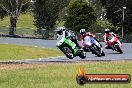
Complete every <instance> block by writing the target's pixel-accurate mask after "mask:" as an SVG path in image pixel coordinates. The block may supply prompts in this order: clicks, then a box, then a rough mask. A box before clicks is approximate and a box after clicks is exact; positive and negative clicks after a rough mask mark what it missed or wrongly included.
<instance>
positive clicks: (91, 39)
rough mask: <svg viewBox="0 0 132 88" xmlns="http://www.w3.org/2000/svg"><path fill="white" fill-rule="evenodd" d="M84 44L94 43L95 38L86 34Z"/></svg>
mask: <svg viewBox="0 0 132 88" xmlns="http://www.w3.org/2000/svg"><path fill="white" fill-rule="evenodd" d="M84 41H85V42H84V45H89V46H90V45H92V44H93V43H94V38H93V37H90V36H86V37H85V38H84Z"/></svg>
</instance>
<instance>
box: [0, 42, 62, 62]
mask: <svg viewBox="0 0 132 88" xmlns="http://www.w3.org/2000/svg"><path fill="white" fill-rule="evenodd" d="M62 55H63V54H62V53H61V51H60V50H58V49H51V48H38V47H31V46H20V45H10V44H0V61H2V60H21V59H37V58H46V57H54V56H62Z"/></svg>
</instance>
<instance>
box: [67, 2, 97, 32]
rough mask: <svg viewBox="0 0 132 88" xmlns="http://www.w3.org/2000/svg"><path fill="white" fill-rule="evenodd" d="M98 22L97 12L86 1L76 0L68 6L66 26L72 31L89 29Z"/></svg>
mask: <svg viewBox="0 0 132 88" xmlns="http://www.w3.org/2000/svg"><path fill="white" fill-rule="evenodd" d="M95 22H96V16H95V11H94V8H93V7H92V6H90V5H89V3H88V2H87V1H85V0H76V1H75V2H74V3H71V4H70V5H69V6H68V12H67V16H66V22H65V26H66V27H67V28H69V29H71V30H74V31H79V30H80V29H81V28H85V29H89V27H90V26H91V25H92V24H94V23H95Z"/></svg>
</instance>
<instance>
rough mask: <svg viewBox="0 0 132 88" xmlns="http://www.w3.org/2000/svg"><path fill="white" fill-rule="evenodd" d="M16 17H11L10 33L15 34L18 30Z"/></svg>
mask: <svg viewBox="0 0 132 88" xmlns="http://www.w3.org/2000/svg"><path fill="white" fill-rule="evenodd" d="M16 22H17V20H16V17H12V16H11V17H10V25H9V35H14V34H15V31H16Z"/></svg>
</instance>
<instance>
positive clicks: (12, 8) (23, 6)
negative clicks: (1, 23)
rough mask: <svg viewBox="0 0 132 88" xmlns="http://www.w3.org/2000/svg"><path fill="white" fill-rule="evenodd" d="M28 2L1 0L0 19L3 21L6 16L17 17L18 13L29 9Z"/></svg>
mask: <svg viewBox="0 0 132 88" xmlns="http://www.w3.org/2000/svg"><path fill="white" fill-rule="evenodd" d="M29 2H30V0H1V1H0V12H1V14H0V16H1V19H3V18H4V17H5V16H6V15H9V16H12V17H14V16H15V17H18V16H19V15H20V13H22V12H25V11H26V10H27V9H28V8H29V5H30V3H29Z"/></svg>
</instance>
